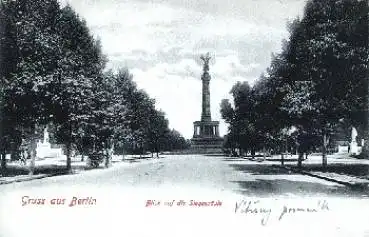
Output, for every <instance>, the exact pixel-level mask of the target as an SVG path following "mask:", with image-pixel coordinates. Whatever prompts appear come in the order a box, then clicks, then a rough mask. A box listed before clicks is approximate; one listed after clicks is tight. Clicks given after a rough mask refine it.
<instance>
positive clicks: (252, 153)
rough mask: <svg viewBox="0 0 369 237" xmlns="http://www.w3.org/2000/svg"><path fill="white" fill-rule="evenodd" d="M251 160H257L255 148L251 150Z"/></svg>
mask: <svg viewBox="0 0 369 237" xmlns="http://www.w3.org/2000/svg"><path fill="white" fill-rule="evenodd" d="M251 158H252V159H255V148H251Z"/></svg>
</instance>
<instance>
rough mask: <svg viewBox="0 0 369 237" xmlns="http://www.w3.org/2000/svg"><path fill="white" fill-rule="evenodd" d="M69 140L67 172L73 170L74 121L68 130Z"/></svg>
mask: <svg viewBox="0 0 369 237" xmlns="http://www.w3.org/2000/svg"><path fill="white" fill-rule="evenodd" d="M68 133H69V134H68V138H67V139H68V141H67V147H66V149H67V154H66V155H67V172H68V173H70V172H71V171H72V157H71V156H72V122H70V125H69V131H68Z"/></svg>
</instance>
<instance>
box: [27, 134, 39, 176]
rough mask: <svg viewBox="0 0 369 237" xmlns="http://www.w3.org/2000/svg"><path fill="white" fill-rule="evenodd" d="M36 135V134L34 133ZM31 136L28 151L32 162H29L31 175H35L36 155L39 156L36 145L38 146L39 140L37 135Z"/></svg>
mask: <svg viewBox="0 0 369 237" xmlns="http://www.w3.org/2000/svg"><path fill="white" fill-rule="evenodd" d="M33 136H35V135H33ZM33 136H32V137H31V141H30V143H29V147H28V149H29V151H28V154H30V159H31V161H30V163H29V175H33V174H34V172H35V163H36V156H37V153H36V147H37V142H36V140H37V139H36V138H35V137H33Z"/></svg>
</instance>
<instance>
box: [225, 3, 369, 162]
mask: <svg viewBox="0 0 369 237" xmlns="http://www.w3.org/2000/svg"><path fill="white" fill-rule="evenodd" d="M368 9H369V8H368V3H367V2H366V1H360V0H340V1H337V0H309V1H308V2H307V5H306V7H305V10H304V14H303V16H302V18H301V19H299V18H298V19H296V20H294V21H293V22H291V23H290V24H289V31H290V37H289V39H288V40H285V41H284V42H283V49H282V52H281V53H280V54H276V55H273V57H272V62H271V65H270V67H269V68H268V69H267V71H266V73H265V75H262V76H261V77H260V79H259V80H258V81H257V82H256V84H255V85H254V86H253V87H252V88H251V87H250V86H249V85H248V84H247V83H246V82H244V83H238V84H236V85H235V86H234V88H233V89H232V91H231V93H232V95H233V98H234V108H233V107H232V106H231V104H230V102H229V101H226V100H225V101H223V102H222V108H221V110H222V111H221V112H222V116H223V118H224V119H225V120H226V122H228V123H229V125H230V126H229V134H228V136H227V143H226V145H227V146H228V147H232V148H240V149H245V150H251V152H252V153H255V150H261V149H267V150H270V151H271V152H273V151H274V152H281V150H283V149H281V147H282V145H281V144H283V143H286V140H291V139H289V138H292V137H293V136H295V139H292V140H294V142H292V143H295V146H296V147H297V150H298V153H299V154H300V156H299V157H300V159H299V160H300V162H301V159H302V154H303V153H308V152H311V151H320V152H322V153H323V165H324V166H325V165H326V157H325V155H326V153H327V149H328V147H329V145H330V144H332V139H331V138H333V137H334V136H335V134H336V132H337V130H339V129H338V128H339V127H342V126H344V127H345V129H347V130H349V129H350V127H351V126H353V127H356V128H358V131H360V132H359V136H361V137H362V138H363V137H366V140H368V137H367V134H368V62H369V60H368V59H369V51H368ZM316 141H320V142H316ZM287 143H288V145H287V146H288V147H289V146H293V144H290V142H287ZM367 143H368V142H367ZM300 162H299V164H301V163H300Z"/></svg>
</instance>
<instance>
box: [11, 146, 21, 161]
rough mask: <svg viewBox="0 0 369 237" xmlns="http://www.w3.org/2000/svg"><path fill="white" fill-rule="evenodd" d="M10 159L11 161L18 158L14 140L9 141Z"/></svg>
mask: <svg viewBox="0 0 369 237" xmlns="http://www.w3.org/2000/svg"><path fill="white" fill-rule="evenodd" d="M10 160H11V161H16V160H19V151H18V147H17V144H16V143H15V142H12V143H11V154H10Z"/></svg>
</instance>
